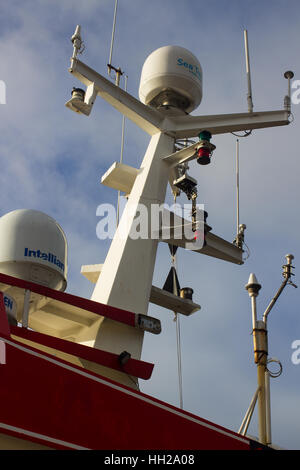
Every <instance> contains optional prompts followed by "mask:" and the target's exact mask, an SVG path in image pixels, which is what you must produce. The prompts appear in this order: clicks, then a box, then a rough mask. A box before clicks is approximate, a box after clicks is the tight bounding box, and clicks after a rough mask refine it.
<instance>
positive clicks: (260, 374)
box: [257, 364, 267, 445]
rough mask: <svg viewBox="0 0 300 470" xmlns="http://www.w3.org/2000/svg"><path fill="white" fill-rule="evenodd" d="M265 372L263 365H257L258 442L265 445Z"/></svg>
mask: <svg viewBox="0 0 300 470" xmlns="http://www.w3.org/2000/svg"><path fill="white" fill-rule="evenodd" d="M265 370H266V366H265V365H264V364H257V384H258V386H259V391H258V400H257V405H258V438H259V441H260V442H261V443H262V444H264V445H266V444H267V427H266V387H265Z"/></svg>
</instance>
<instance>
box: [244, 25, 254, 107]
mask: <svg viewBox="0 0 300 470" xmlns="http://www.w3.org/2000/svg"><path fill="white" fill-rule="evenodd" d="M244 42H245V57H246V73H247V84H248V94H247V102H248V111H249V113H252V112H253V102H252V88H251V74H250V60H249V48H248V31H247V30H246V29H244Z"/></svg>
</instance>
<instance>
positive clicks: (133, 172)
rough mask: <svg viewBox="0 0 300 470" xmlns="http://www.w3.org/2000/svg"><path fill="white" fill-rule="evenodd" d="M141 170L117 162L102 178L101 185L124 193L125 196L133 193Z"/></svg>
mask: <svg viewBox="0 0 300 470" xmlns="http://www.w3.org/2000/svg"><path fill="white" fill-rule="evenodd" d="M138 172H139V170H138V169H137V168H134V167H132V166H129V165H125V164H124V163H119V162H115V163H113V164H112V166H111V167H110V168H109V169H108V170H107V172H106V173H105V174H104V175H103V176H102V178H101V183H102V184H104V185H105V186H109V187H110V188H113V189H117V190H118V191H123V192H125V194H129V193H130V192H131V189H132V186H133V184H134V182H135V179H136V176H137V174H138Z"/></svg>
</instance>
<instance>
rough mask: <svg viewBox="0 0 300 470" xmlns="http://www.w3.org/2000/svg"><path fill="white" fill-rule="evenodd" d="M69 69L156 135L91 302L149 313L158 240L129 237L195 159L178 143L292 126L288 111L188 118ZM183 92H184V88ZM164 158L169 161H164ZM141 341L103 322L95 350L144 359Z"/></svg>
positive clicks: (80, 67)
mask: <svg viewBox="0 0 300 470" xmlns="http://www.w3.org/2000/svg"><path fill="white" fill-rule="evenodd" d="M187 63H188V62H187ZM184 67H185V66H184V65H183V68H184ZM69 71H70V72H71V73H72V74H73V75H74V76H75V77H77V78H78V79H79V80H80V81H81V82H82V83H84V84H85V85H86V86H91V85H92V84H93V85H94V89H95V90H96V92H97V94H98V95H100V96H101V97H102V98H103V99H105V100H106V101H107V102H108V103H110V104H111V105H112V106H113V107H114V108H116V109H117V110H118V111H120V112H121V113H122V114H123V115H124V116H126V117H127V118H129V119H131V120H132V121H133V122H134V123H135V124H137V125H138V126H139V127H140V128H141V129H143V130H144V131H146V132H147V133H148V134H150V135H151V136H152V138H151V141H150V144H149V146H148V149H147V151H146V154H145V157H144V160H143V162H142V165H141V168H140V170H141V171H140V172H139V173H138V174H137V176H136V178H135V181H134V184H133V186H132V189H131V192H130V196H129V201H128V203H127V205H126V207H125V209H124V212H123V215H122V218H121V221H120V224H119V225H118V228H117V231H116V234H115V237H114V239H113V241H112V243H111V247H110V250H109V252H108V255H107V258H106V260H105V263H104V266H103V269H102V271H101V274H100V276H99V278H98V281H97V284H96V287H95V289H94V292H93V294H92V299H93V300H96V301H98V302H102V303H105V304H109V305H112V306H115V307H120V308H123V309H127V310H130V311H132V312H135V313H143V314H146V313H147V310H148V303H149V299H150V294H151V286H152V276H153V269H154V263H155V256H156V249H157V243H158V239H152V238H146V239H137V240H135V239H132V237H131V234H132V229H133V228H134V227H135V226H136V225H137V222H136V221H135V218H136V215H137V214H138V205H139V204H143V205H144V206H145V208H146V209H147V210H148V214H150V213H151V204H153V203H154V204H155V203H156V204H162V203H163V202H164V199H165V192H166V186H167V182H168V180H169V178H170V170H171V168H172V167H173V166H174V165H176V164H178V163H179V162H180V161H181V160H180V161H178V158H180V159H181V158H183V159H185V161H186V159H191V158H193V157H195V156H196V155H195V153H192V154H191V153H190V152H191V150H193V152H194V149H189V150H187V154H184V155H183V154H182V155H180V156H178V155H176V153H175V154H174V142H175V139H180V138H190V137H196V136H198V134H199V132H200V131H201V130H207V131H210V132H211V134H221V133H228V132H235V131H243V130H249V129H258V128H265V127H274V126H281V125H286V124H288V123H289V120H288V116H289V115H288V113H287V112H286V111H285V110H281V111H271V112H260V113H237V114H225V115H224V114H223V115H214V116H190V115H186V114H184V113H183V112H182V111H181V110H177V112H173V111H172V112H170V111H168V110H167V109H164V111H162V110H157V109H154V108H152V107H149V106H146V105H145V104H143V103H141V102H140V101H138V100H136V99H135V98H134V97H132V96H131V95H130V94H129V93H127V92H126V91H124V90H121V89H120V88H119V87H117V86H115V85H113V84H112V83H111V82H109V81H108V80H106V79H105V78H104V77H102V76H101V75H100V74H98V73H97V72H95V71H94V70H92V69H91V68H89V67H88V66H87V65H85V64H83V63H82V62H80V61H79V60H78V59H77V58H76V57H74V56H73V57H72V59H71V68H70V69H69ZM150 78H151V77H150ZM156 78H157V77H156ZM142 80H144V83H146V79H145V77H144V78H143V77H142ZM154 81H155V80H154ZM153 83H154V82H153ZM153 83H152V84H151V86H150V88H149V90H148V91H146V94H144V96H145V100H147V102H148V100H149V99H150V90H151V87H152V89H153V88H154V89H155V86H154V84H153ZM161 83H162V82H161ZM142 85H143V82H142ZM160 86H161V85H160ZM183 88H184V89H185V90H186V85H184V86H183ZM145 89H146V86H145ZM142 91H143V89H142ZM144 93H145V91H144ZM196 101H197V100H195V102H194V104H195V103H196ZM175 111H176V109H175ZM165 157H168V158H167V159H166V160H165V161H164V160H163V159H164V158H165ZM206 240H207V245H206V246H205V247H203V248H202V249H201V252H202V253H204V254H208V255H209V256H214V257H218V258H221V259H227V260H228V261H231V262H236V263H238V264H242V262H243V261H242V257H241V256H242V251H241V250H240V249H239V248H238V247H236V246H235V245H232V244H230V243H228V242H225V241H224V240H222V239H220V238H219V237H217V236H215V235H213V234H211V233H208V234H207V239H206ZM165 241H166V240H165ZM176 242H177V243H176ZM180 243H182V240H176V241H175V243H174V244H177V245H178V246H180V245H179V244H180ZM142 342H143V333H142V332H140V331H136V330H134V329H132V328H130V327H125V326H124V325H117V324H116V323H115V322H112V321H110V320H107V319H104V320H103V321H102V323H101V326H100V328H99V334H98V335H97V338H96V341H95V347H99V348H101V349H104V350H108V351H111V352H115V353H120V352H122V351H123V350H127V351H128V352H130V353H131V355H132V357H134V358H140V355H141V349H142Z"/></svg>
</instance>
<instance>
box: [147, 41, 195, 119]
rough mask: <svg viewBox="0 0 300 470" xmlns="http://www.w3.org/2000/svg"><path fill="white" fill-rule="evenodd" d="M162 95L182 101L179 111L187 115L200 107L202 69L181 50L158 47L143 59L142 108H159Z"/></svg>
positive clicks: (172, 47)
mask: <svg viewBox="0 0 300 470" xmlns="http://www.w3.org/2000/svg"><path fill="white" fill-rule="evenodd" d="M166 91H169V92H171V93H172V92H173V93H174V94H175V96H177V97H178V98H180V97H181V98H182V102H181V103H180V106H179V107H181V108H182V109H183V110H184V111H185V112H187V113H190V112H192V111H193V110H194V109H196V108H197V107H198V106H199V104H200V103H201V100H202V68H201V65H200V62H199V61H198V59H197V58H196V57H195V55H194V54H192V53H191V52H190V51H188V50H187V49H185V48H184V47H180V46H164V47H160V48H159V49H156V50H155V51H154V52H152V53H151V54H150V55H149V56H148V57H147V59H146V61H145V63H144V65H143V68H142V73H141V80H140V87H139V97H140V100H141V101H142V102H143V103H144V104H146V105H151V106H155V107H159V105H160V104H161V103H160V96H162V95H163V93H165V92H166ZM157 103H158V105H157Z"/></svg>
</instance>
